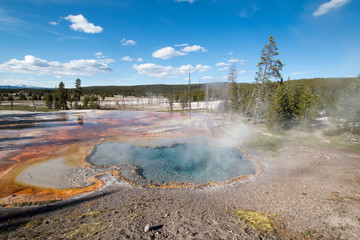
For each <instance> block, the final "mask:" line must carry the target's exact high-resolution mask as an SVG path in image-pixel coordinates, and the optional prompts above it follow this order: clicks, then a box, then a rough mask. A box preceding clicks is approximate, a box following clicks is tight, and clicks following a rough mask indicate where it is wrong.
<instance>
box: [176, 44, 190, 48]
mask: <svg viewBox="0 0 360 240" xmlns="http://www.w3.org/2000/svg"><path fill="white" fill-rule="evenodd" d="M188 45H189V44H187V43H183V44H174V47H186V46H188Z"/></svg>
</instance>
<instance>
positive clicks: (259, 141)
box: [244, 136, 285, 152]
mask: <svg viewBox="0 0 360 240" xmlns="http://www.w3.org/2000/svg"><path fill="white" fill-rule="evenodd" d="M244 145H245V146H247V147H251V148H256V149H260V150H263V151H271V152H277V151H278V150H279V149H280V148H282V147H283V146H284V145H285V139H284V138H283V137H281V138H279V137H274V136H257V137H252V138H250V139H248V140H247V141H245V142H244Z"/></svg>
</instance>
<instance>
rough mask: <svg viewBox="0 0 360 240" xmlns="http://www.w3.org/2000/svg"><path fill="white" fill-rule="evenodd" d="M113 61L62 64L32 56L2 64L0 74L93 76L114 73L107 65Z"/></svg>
mask: <svg viewBox="0 0 360 240" xmlns="http://www.w3.org/2000/svg"><path fill="white" fill-rule="evenodd" d="M112 61H113V60H112V59H101V60H99V59H79V60H72V61H70V62H66V63H60V62H56V61H53V62H48V61H46V60H43V59H40V58H36V57H34V56H32V55H26V56H25V57H24V60H18V59H16V58H13V59H10V60H9V61H7V62H5V63H2V64H0V72H11V73H24V74H36V75H54V76H56V77H61V76H92V75H95V74H97V73H99V72H112V71H113V70H112V69H111V68H110V67H109V66H108V65H107V63H109V62H112Z"/></svg>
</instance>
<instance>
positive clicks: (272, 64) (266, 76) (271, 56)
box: [253, 36, 284, 122]
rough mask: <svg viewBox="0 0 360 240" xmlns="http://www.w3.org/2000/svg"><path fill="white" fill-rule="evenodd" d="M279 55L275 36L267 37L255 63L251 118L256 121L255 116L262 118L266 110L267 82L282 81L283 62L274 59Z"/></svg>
mask: <svg viewBox="0 0 360 240" xmlns="http://www.w3.org/2000/svg"><path fill="white" fill-rule="evenodd" d="M278 55H279V52H278V48H277V46H276V42H275V38H274V37H273V36H270V37H269V44H266V45H265V47H264V48H263V49H262V50H261V57H260V62H259V63H258V65H257V68H258V71H257V72H256V77H255V83H256V84H257V88H256V91H257V93H256V94H255V96H256V106H255V109H254V114H253V119H254V122H256V120H257V118H258V117H260V118H262V117H263V116H264V115H265V114H266V111H267V106H268V103H269V101H268V100H269V99H268V97H269V88H268V86H269V83H271V82H272V81H275V80H277V81H282V78H281V74H280V71H281V70H282V68H283V66H284V65H283V64H282V63H281V61H280V60H279V59H275V58H276V57H277V56H278Z"/></svg>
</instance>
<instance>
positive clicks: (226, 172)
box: [87, 142, 256, 184]
mask: <svg viewBox="0 0 360 240" xmlns="http://www.w3.org/2000/svg"><path fill="white" fill-rule="evenodd" d="M87 160H88V162H90V163H91V164H93V165H96V166H99V167H104V166H122V165H126V164H130V165H131V166H134V167H135V168H136V174H138V175H139V176H140V177H141V178H144V179H148V180H150V181H151V182H152V183H160V184H164V183H189V182H191V183H195V184H206V183H208V182H226V181H228V180H231V179H233V178H236V177H239V176H242V175H250V174H255V173H256V168H255V167H254V165H253V164H252V162H251V161H250V160H249V159H248V158H247V157H246V156H245V155H244V154H243V153H242V152H241V151H240V150H239V149H238V148H236V147H234V146H219V145H216V144H214V143H177V144H173V145H169V146H159V147H143V146H138V145H135V144H132V143H127V142H103V143H101V144H99V145H97V146H96V147H95V149H94V152H93V153H92V154H91V155H90V156H89V158H88V159H87Z"/></svg>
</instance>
